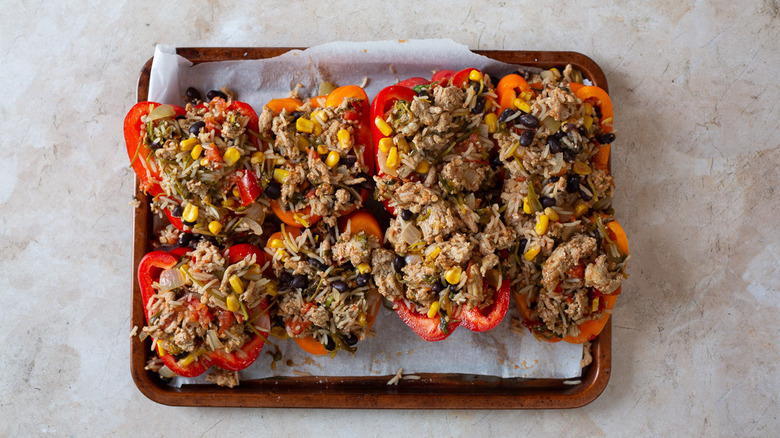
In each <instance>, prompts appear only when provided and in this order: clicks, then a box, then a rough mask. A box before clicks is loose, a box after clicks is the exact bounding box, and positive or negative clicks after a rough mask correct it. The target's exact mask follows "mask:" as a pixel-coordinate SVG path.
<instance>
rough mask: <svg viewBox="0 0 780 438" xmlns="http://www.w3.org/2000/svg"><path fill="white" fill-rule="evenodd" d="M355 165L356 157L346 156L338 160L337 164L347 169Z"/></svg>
mask: <svg viewBox="0 0 780 438" xmlns="http://www.w3.org/2000/svg"><path fill="white" fill-rule="evenodd" d="M355 163H357V157H356V156H354V155H347V156H346V157H341V159H340V160H339V164H343V165H345V166H347V167H350V166H352V165H353V164H355Z"/></svg>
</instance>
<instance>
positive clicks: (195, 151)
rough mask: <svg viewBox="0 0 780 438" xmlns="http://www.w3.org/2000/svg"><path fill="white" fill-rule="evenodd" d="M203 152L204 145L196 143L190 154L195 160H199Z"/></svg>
mask: <svg viewBox="0 0 780 438" xmlns="http://www.w3.org/2000/svg"><path fill="white" fill-rule="evenodd" d="M201 153H203V146H201V145H200V143H199V144H196V145H195V147H193V148H192V151H191V152H190V156H191V157H192V159H193V160H197V159H198V158H200V154H201Z"/></svg>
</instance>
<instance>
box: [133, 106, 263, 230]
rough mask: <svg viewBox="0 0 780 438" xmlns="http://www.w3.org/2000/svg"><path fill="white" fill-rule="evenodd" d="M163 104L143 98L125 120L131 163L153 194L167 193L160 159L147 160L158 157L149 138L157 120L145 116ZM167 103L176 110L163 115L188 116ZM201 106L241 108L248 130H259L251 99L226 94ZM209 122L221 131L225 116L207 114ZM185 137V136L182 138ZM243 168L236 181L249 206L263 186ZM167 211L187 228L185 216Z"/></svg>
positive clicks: (215, 155)
mask: <svg viewBox="0 0 780 438" xmlns="http://www.w3.org/2000/svg"><path fill="white" fill-rule="evenodd" d="M160 106H161V104H159V103H156V102H139V103H137V104H135V105H134V106H133V107H132V108H131V109H130V111H129V112H128V113H127V116H126V117H125V121H124V135H125V146H126V147H127V155H128V157H129V158H130V163H131V165H132V167H133V170H134V171H135V174H136V175H137V176H138V179H139V180H140V181H141V190H143V191H144V192H146V193H147V194H149V195H150V196H153V197H156V196H159V195H162V194H164V191H163V189H162V187H161V186H160V165H159V163H156V162H155V165H154V166H149V165H148V164H147V163H148V162H149V161H151V160H155V155H154V153H153V152H152V149H151V148H150V145H149V141H148V140H147V139H146V132H147V128H148V124H149V123H154V121H152V122H147V123H145V122H144V121H143V120H142V118H143V117H144V116H148V115H149V113H150V112H151V111H152V110H154V109H155V108H157V107H160ZM167 106H168V107H170V108H172V111H171V112H170V113H169V114H166V115H165V116H164V117H161V118H163V119H173V118H176V117H177V116H184V115H186V113H187V112H186V110H185V109H184V108H182V107H180V106H176V105H167ZM198 106H199V107H202V108H212V107H213V108H214V109H219V110H222V111H238V112H239V113H241V114H242V115H244V116H246V117H248V118H249V123H247V126H246V127H247V129H248V130H252V131H254V132H257V130H258V117H257V114H256V113H255V111H254V110H253V109H252V107H251V106H249V104H247V103H244V102H238V101H232V102H230V104H227V102H225V101H224V100H223V99H222V98H220V97H215V98H214V99H213V100H212V101H211V102H208V103H201V104H199V105H198ZM206 122H207V123H206V127H207V129H214V130H215V131H216V133H217V134H219V132H220V127H221V123H222V122H223V120H219V119H214V118H207V120H206ZM183 139H184V138H182V139H181V140H183ZM249 140H250V141H251V142H252V144H254V145H255V146H257V145H258V144H259V140H258V139H257V138H255V136H253V135H249ZM205 153H206V157H207V158H210V159H211V160H212V161H217V162H219V161H221V156H220V155H219V152H218V151H216V150H214V149H212V148H207V149H206V151H205ZM240 172H243V174H242V175H241V176H236V177H234V182H235V185H236V187H237V188H238V190H239V192H240V194H241V205H242V206H247V205H249V204H251V203H252V202H253V201H254V200H255V199H256V198H257V197H258V196H260V194H261V193H262V188H261V186H260V184H259V183H258V181H257V177H254V175H251V173H250V172H246V171H240ZM253 177H254V178H253ZM250 198H251V199H250ZM165 215H166V216H167V217H168V220H169V221H170V222H171V223H172V224H173V225H174V226H175V227H176V228H177V229H179V230H184V225H183V223H182V220H181V218H179V217H177V216H174V215H173V214H172V212H171V211H169V210H168V209H166V210H165Z"/></svg>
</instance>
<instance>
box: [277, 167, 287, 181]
mask: <svg viewBox="0 0 780 438" xmlns="http://www.w3.org/2000/svg"><path fill="white" fill-rule="evenodd" d="M288 176H290V171H289V170H285V169H282V168H279V167H277V168H276V169H274V179H275V180H276V181H277V182H278V183H280V184H284V182H285V181H287V177H288Z"/></svg>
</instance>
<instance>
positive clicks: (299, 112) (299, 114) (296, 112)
mask: <svg viewBox="0 0 780 438" xmlns="http://www.w3.org/2000/svg"><path fill="white" fill-rule="evenodd" d="M290 115H291V116H292V117H293V119H297V118H299V117H302V116H303V111H293V112H292V113H290Z"/></svg>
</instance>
